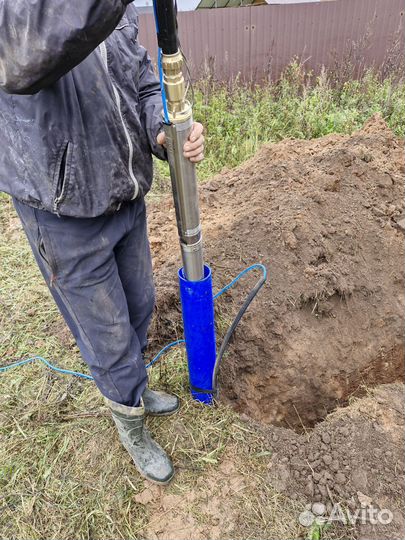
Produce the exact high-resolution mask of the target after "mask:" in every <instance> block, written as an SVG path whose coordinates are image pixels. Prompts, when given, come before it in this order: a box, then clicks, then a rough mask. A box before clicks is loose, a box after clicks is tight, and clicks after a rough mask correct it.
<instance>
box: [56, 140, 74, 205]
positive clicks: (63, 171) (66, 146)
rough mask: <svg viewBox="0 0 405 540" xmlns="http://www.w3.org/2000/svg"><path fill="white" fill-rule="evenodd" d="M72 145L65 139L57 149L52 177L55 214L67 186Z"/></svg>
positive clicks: (63, 197) (64, 195)
mask: <svg viewBox="0 0 405 540" xmlns="http://www.w3.org/2000/svg"><path fill="white" fill-rule="evenodd" d="M72 151H73V145H72V143H71V142H70V141H65V142H64V143H63V144H62V146H61V148H60V151H59V154H58V159H57V161H56V167H55V173H54V179H53V186H54V187H53V211H54V212H55V213H56V214H57V213H58V210H59V207H60V205H61V204H62V203H63V201H64V199H65V197H66V193H67V190H68V187H69V179H70V171H71V162H72Z"/></svg>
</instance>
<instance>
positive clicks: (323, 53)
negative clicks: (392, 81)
mask: <svg viewBox="0 0 405 540" xmlns="http://www.w3.org/2000/svg"><path fill="white" fill-rule="evenodd" d="M404 11H405V3H404V0H332V1H329V2H320V3H307V4H287V5H266V6H251V7H240V8H225V9H204V10H197V11H193V12H183V13H179V16H178V18H179V31H180V40H181V44H182V48H183V51H184V53H185V55H186V56H187V58H188V59H189V63H190V65H191V71H192V73H193V75H194V76H198V75H201V71H202V70H203V69H204V68H206V67H207V66H210V67H211V68H212V69H213V72H214V74H215V77H216V78H217V79H221V80H227V79H229V78H232V77H236V76H237V75H239V76H241V77H242V78H243V79H248V80H261V79H263V78H264V77H266V78H268V77H270V78H272V79H275V78H277V77H278V76H279V75H280V73H281V71H282V70H283V69H284V68H285V66H286V65H288V64H289V63H290V62H291V60H292V59H293V58H298V59H299V60H300V61H301V62H303V63H304V65H305V66H306V67H307V68H308V69H309V70H313V71H314V72H315V73H319V71H320V69H321V68H322V66H325V67H327V68H332V67H334V66H335V65H336V61H338V62H340V63H345V62H349V61H350V62H352V63H354V64H355V67H356V68H357V70H359V69H362V68H364V67H371V66H375V67H377V68H381V67H382V66H385V68H386V69H387V70H389V69H392V64H393V63H397V62H398V57H399V54H401V55H402V53H403V50H404ZM139 18H140V37H139V40H140V42H141V44H142V45H144V46H145V47H146V48H147V49H148V50H149V52H150V54H151V56H152V57H153V58H156V47H157V45H156V32H155V26H154V21H153V15H151V14H143V15H140V17H139ZM390 55H391V58H388V61H387V57H390ZM392 58H394V60H395V61H394V62H393V61H392Z"/></svg>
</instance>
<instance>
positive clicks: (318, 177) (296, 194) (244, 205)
mask: <svg viewBox="0 0 405 540" xmlns="http://www.w3.org/2000/svg"><path fill="white" fill-rule="evenodd" d="M402 146H403V144H402V141H401V140H399V139H398V138H396V137H395V136H394V135H393V133H392V132H391V131H390V129H389V128H388V127H387V126H386V124H385V123H384V121H383V120H382V119H381V117H379V116H375V117H373V118H372V119H371V120H370V121H369V122H368V123H367V124H366V125H365V126H364V128H363V129H362V130H360V131H358V132H356V133H354V134H353V135H352V136H343V135H331V136H327V137H323V138H321V139H317V140H311V141H302V140H286V141H283V142H280V143H277V144H271V145H268V146H265V147H264V148H262V150H261V151H260V152H259V153H258V154H257V155H256V156H255V157H254V158H252V159H251V160H249V161H248V162H246V163H245V164H243V165H242V166H240V167H238V168H237V169H234V170H232V171H228V172H225V173H224V174H222V175H219V176H217V177H216V178H215V179H214V180H213V181H212V182H211V183H209V184H208V185H205V187H203V189H202V190H201V191H202V193H201V206H202V216H203V230H204V238H205V246H206V247H205V258H206V260H207V261H208V262H209V264H210V265H211V267H212V270H213V275H214V281H215V284H216V285H217V286H218V287H220V286H222V285H224V284H225V283H227V282H228V281H229V280H230V278H232V277H234V276H235V275H236V274H237V273H238V272H239V271H241V270H242V269H244V268H245V267H246V266H248V265H250V264H252V263H255V262H259V261H260V262H262V263H264V264H265V265H266V266H267V267H268V270H269V282H268V285H267V286H266V287H265V288H264V289H262V291H261V292H260V295H259V296H258V297H257V299H256V300H255V301H254V303H253V304H252V305H251V307H250V309H249V311H248V313H247V315H246V316H245V318H244V319H243V320H242V323H241V324H240V326H239V328H238V330H237V332H236V335H235V339H234V340H233V343H232V345H231V347H230V349H229V354H228V356H227V357H226V358H225V360H224V364H223V366H222V370H221V377H220V382H221V396H222V399H226V400H228V401H229V402H231V403H232V404H233V406H234V407H235V408H236V409H237V410H238V411H240V412H243V413H245V414H248V415H250V416H253V417H254V418H256V419H258V420H260V421H263V422H266V423H273V424H279V425H289V426H291V427H294V428H295V427H296V428H302V427H303V426H313V425H314V424H315V423H316V422H318V421H319V420H320V419H322V418H324V417H325V415H326V414H327V412H328V411H330V410H333V409H334V408H335V407H336V405H337V404H339V403H340V404H342V403H345V402H346V400H347V398H348V397H349V396H350V395H352V394H353V393H355V392H358V391H359V390H360V389H361V387H362V385H364V384H366V385H374V384H376V383H388V382H392V381H395V380H397V379H398V378H399V377H400V376H401V373H402V359H403V341H402V337H401V336H402V320H403V309H404V306H403V304H404V302H403V294H402V291H403V282H404V269H403V265H402V260H403V251H404V249H403V233H402V231H401V229H400V227H399V223H400V222H401V219H400V218H401V217H402V216H403V215H404V202H403V189H402V177H403V173H404V171H405V167H404V161H403V149H402ZM150 229H151V237H152V250H153V252H154V264H155V269H156V277H157V290H158V309H157V317H156V318H155V322H154V332H153V333H152V341H153V338H154V339H155V340H157V339H159V341H160V343H161V342H162V340H166V339H171V338H172V337H173V336H175V335H178V334H179V329H181V317H180V309H179V303H178V290H177V284H176V270H177V268H178V267H179V265H180V260H179V255H178V253H179V250H178V248H177V245H178V243H177V233H176V227H175V217H174V209H173V205H172V202H171V200H170V198H168V199H166V200H164V201H163V202H161V203H159V204H155V205H152V206H151V207H150ZM153 239H154V240H153ZM170 248H171V250H172V251H170ZM248 281H249V279H246V282H245V283H244V284H239V285H238V286H237V287H236V288H234V289H232V291H230V292H229V294H228V295H227V297H226V298H223V297H222V299H221V300H220V301H219V306H218V307H217V309H218V310H219V312H220V313H221V315H222V319H228V320H231V319H232V317H233V316H234V314H235V313H236V311H237V307H238V306H239V305H240V304H241V302H242V300H243V299H244V298H245V296H246V293H247V290H248V288H247V282H248ZM251 281H253V278H251ZM180 332H181V330H180ZM343 428H344V426H342V429H343ZM344 436H345V435H343V434H342V438H344ZM320 444H321V445H322V444H324V445H326V446H327V444H328V443H325V442H323V443H322V442H320ZM320 450H322V447H321V448H320ZM325 459H326V461H327V462H329V463H327V465H328V467H329V466H332V465H333V463H336V459H335V458H334V456H333V454H326V453H325V452H321V453H320V455H319V457H318V458H315V459H314V461H317V460H318V461H320V462H323V463H325ZM325 465H326V463H325ZM335 466H338V465H335ZM340 480H341V481H342V482H343V478H340ZM323 485H324V484H323V483H322V482H320V481H319V482H318V483H316V485H315V486H314V490H315V492H316V493H317V494H319V493H320V494H322V493H321V491H323V488H322V489H321V488H320V487H319V486H323ZM339 485H340V484H339ZM311 489H312V488H311V487H310V486H309V485H308V490H309V491H310V490H311Z"/></svg>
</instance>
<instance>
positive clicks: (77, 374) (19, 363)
mask: <svg viewBox="0 0 405 540" xmlns="http://www.w3.org/2000/svg"><path fill="white" fill-rule="evenodd" d="M255 269H260V270H261V271H262V272H263V279H264V281H266V279H267V268H266V267H265V266H264V265H263V264H260V263H256V264H252V266H249V267H248V268H246V269H245V270H243V271H242V272H241V273H240V274H238V275H237V276H236V278H235V279H233V280H232V281H231V282H230V283H228V285H225V287H224V288H223V289H221V290H220V291H218V292H217V293H216V294H215V295H214V300H216V299H217V298H219V297H220V296H221V295H222V294H224V293H225V292H226V291H228V290H229V289H230V288H231V287H233V286H234V285H235V284H236V283H237V282H238V281H239V280H240V279H241V278H242V277H243V276H244V275H245V274H247V273H248V272H250V271H252V270H255ZM182 343H185V340H184V339H178V340H177V341H172V342H171V343H169V344H168V345H166V346H165V347H163V349H162V350H161V351H159V352H158V354H157V355H156V356H155V357H154V358H153V359H152V360H151V361H150V362H149V363H148V364H146V366H145V367H146V369H148V368H150V367H152V366H153V364H156V362H157V361H158V360H159V359H160V358H161V356H162V355H163V354H164V353H165V352H166V351H167V350H169V349H171V348H172V347H175V346H176V345H180V344H182ZM37 360H38V361H40V362H42V363H43V364H45V365H46V366H47V367H48V368H49V369H51V370H52V371H56V372H57V373H61V374H62V375H73V376H74V377H80V378H81V379H86V380H88V381H94V378H93V377H92V376H91V375H86V374H85V373H80V372H79V371H72V370H70V369H62V368H59V367H57V366H54V365H53V364H51V363H50V362H48V360H45V358H42V356H33V357H32V358H26V359H25V360H19V361H17V362H14V363H13V364H9V365H8V366H3V367H0V373H5V372H6V371H9V370H10V369H14V368H17V367H20V366H24V365H26V364H30V363H32V362H35V361H37Z"/></svg>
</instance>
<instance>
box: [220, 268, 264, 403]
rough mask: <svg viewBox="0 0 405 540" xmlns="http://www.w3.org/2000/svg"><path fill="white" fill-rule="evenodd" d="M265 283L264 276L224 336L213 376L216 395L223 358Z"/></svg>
mask: <svg viewBox="0 0 405 540" xmlns="http://www.w3.org/2000/svg"><path fill="white" fill-rule="evenodd" d="M265 282H266V276H265V275H263V276H262V277H261V278H260V279H259V281H258V282H257V283H256V285H255V286H254V287H253V289H252V290H251V291H250V293H249V295H248V297H247V298H246V300H245V301H244V303H243V305H242V307H241V308H240V310H239V312H238V314H237V315H236V317H235V319H234V321H233V323H232V324H231V326H230V327H229V329H228V331H227V333H226V334H225V336H224V339H223V341H222V343H221V347H220V348H219V351H218V354H217V357H216V360H215V366H214V373H213V375H212V388H213V390H214V392H215V394H217V393H218V387H217V376H218V370H219V366H220V364H221V362H222V358H223V356H224V354H225V352H226V349H227V348H228V345H229V342H230V340H231V337H232V335H233V333H234V332H235V330H236V327H237V326H238V324H239V323H240V320H241V319H242V317H243V315H244V314H245V311H246V310H247V308H248V307H249V306H250V304H251V303H252V301H253V299H254V298H255V296H256V295H257V293H258V292H259V291H260V289H261V288H262V287H263V285H264V284H265Z"/></svg>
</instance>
